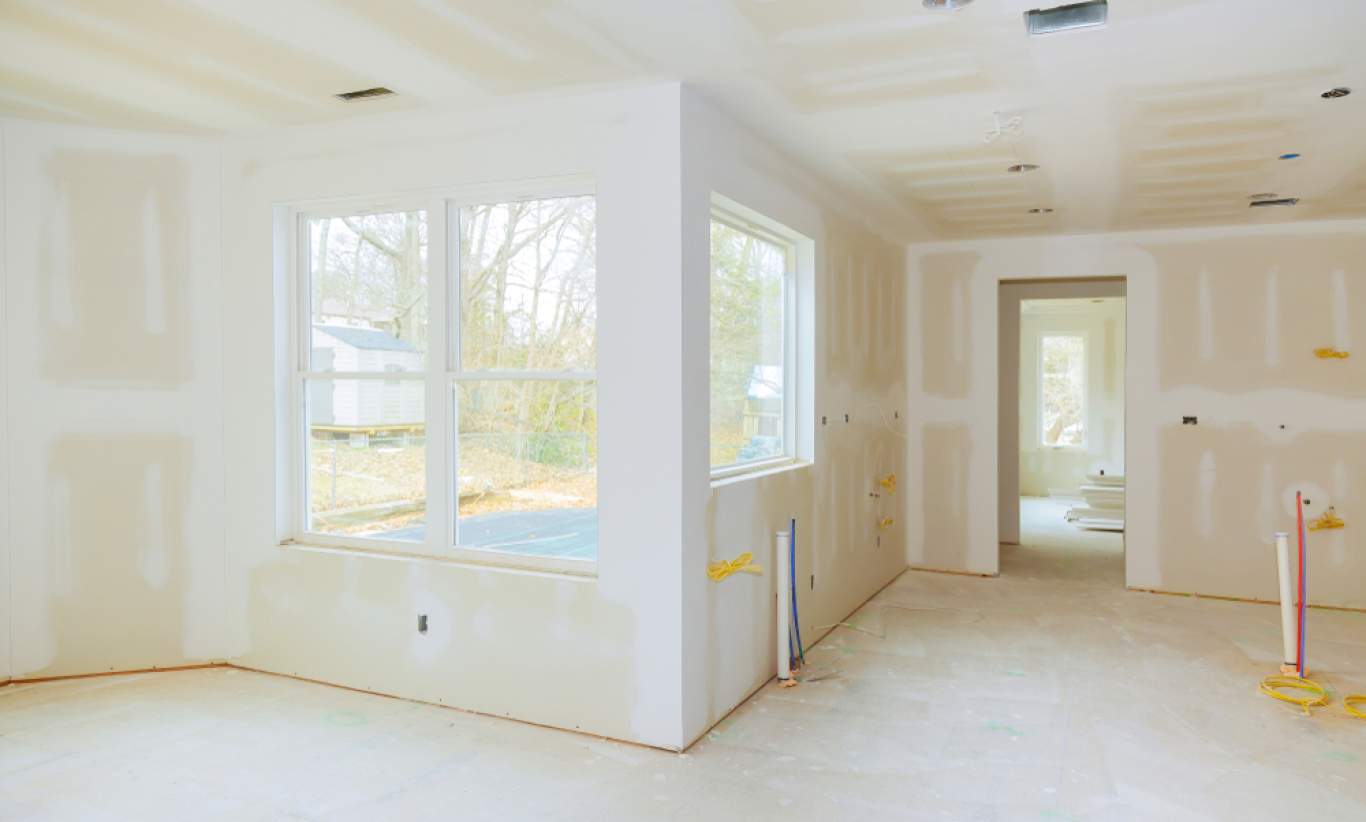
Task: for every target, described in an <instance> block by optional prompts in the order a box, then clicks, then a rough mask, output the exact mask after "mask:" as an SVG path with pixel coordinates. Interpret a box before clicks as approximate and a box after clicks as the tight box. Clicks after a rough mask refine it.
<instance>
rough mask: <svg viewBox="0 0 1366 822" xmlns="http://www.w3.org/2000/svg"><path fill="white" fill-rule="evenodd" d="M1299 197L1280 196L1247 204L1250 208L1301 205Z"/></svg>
mask: <svg viewBox="0 0 1366 822" xmlns="http://www.w3.org/2000/svg"><path fill="white" fill-rule="evenodd" d="M1299 204H1300V198H1299V197H1280V198H1278V199H1275V200H1253V201H1252V202H1250V203H1248V204H1247V207H1248V208H1276V207H1278V206H1293V205H1299Z"/></svg>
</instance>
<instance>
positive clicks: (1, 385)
mask: <svg viewBox="0 0 1366 822" xmlns="http://www.w3.org/2000/svg"><path fill="white" fill-rule="evenodd" d="M5 136H6V131H5V129H4V128H3V127H0V320H2V321H3V322H0V326H3V327H0V366H3V367H0V374H4V378H3V379H0V461H3V463H4V464H3V465H0V479H3V481H4V482H3V485H0V505H3V506H4V508H3V511H0V516H3V517H4V521H3V525H4V537H5V551H4V557H3V559H4V563H5V568H4V571H5V585H6V588H7V589H8V590H7V591H6V592H5V655H6V657H7V659H6V660H5V675H6V676H7V677H12V676H13V675H14V556H13V552H14V528H13V525H12V524H11V522H12V517H11V514H10V512H11V510H13V509H12V506H11V504H10V502H11V501H10V493H9V489H10V462H11V460H10V454H9V431H10V421H9V375H10V374H12V373H14V369H13V368H10V367H9V329H10V328H12V327H13V325H14V324H13V323H11V322H10V321H9V289H8V286H9V266H8V260H7V253H6V249H7V248H9V245H8V242H7V240H8V239H9V234H8V230H9V224H8V222H7V218H8V216H9V215H8V214H7V213H6V210H5V207H6V204H7V201H8V192H9V180H8V178H7V177H6V174H5V172H6V171H7V170H8V169H7V164H6V160H7V159H8V158H7V155H6V153H5ZM7 681H8V680H7Z"/></svg>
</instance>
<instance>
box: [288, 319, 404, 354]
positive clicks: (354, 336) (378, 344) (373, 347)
mask: <svg viewBox="0 0 1366 822" xmlns="http://www.w3.org/2000/svg"><path fill="white" fill-rule="evenodd" d="M313 327H314V328H315V329H317V330H318V331H321V332H323V333H324V334H326V335H328V336H329V337H333V338H335V339H337V340H340V341H341V342H344V343H346V344H347V345H349V346H351V347H352V348H359V349H362V350H365V351H416V350H417V349H416V348H413V346H412V344H411V343H409V342H407V341H405V340H400V339H399V338H398V337H395V336H394V335H393V334H390V333H389V332H387V331H380V330H379V329H377V328H353V327H351V326H349V325H315V326H313Z"/></svg>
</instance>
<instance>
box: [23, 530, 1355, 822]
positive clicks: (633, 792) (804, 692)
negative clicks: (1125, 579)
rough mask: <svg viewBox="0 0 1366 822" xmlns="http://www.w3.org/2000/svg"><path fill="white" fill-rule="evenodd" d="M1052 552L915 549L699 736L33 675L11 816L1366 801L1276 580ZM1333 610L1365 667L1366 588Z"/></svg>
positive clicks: (194, 675) (241, 676) (588, 815)
mask: <svg viewBox="0 0 1366 822" xmlns="http://www.w3.org/2000/svg"><path fill="white" fill-rule="evenodd" d="M1031 557H1037V558H1038V560H1037V561H1038V563H1039V564H1038V565H1037V566H1031V565H1030V563H1031V562H1034V560H1033V559H1031ZM1053 559H1056V557H1050V555H1049V553H1048V552H1029V551H1023V552H1019V553H1018V554H1017V555H1016V556H1015V558H1014V559H1013V560H1012V562H1013V563H1014V567H1013V569H1012V570H1013V571H1014V573H1012V574H1010V575H1008V576H1006V577H1003V578H1000V579H979V578H972V577H960V576H950V575H942V574H930V573H916V572H911V573H907V574H905V575H903V576H902V577H901V578H900V579H898V580H897V581H896V582H895V583H894V584H893V585H891V586H889V587H888V588H887V589H885V590H884V591H883V592H882V593H880V594H879V595H878V596H877V597H876V598H875V599H874V600H873V601H872V602H870V603H869V604H867V605H866V606H865V607H864V608H862V609H861V610H860V611H859V612H858V613H857V614H856V615H854V616H853V617H852V618H851V619H849V620H848V625H849V626H851V627H839V628H836V629H835V630H834V631H833V632H832V633H831V634H830V635H829V636H827V637H826V638H825V639H824V640H823V641H822V642H820V643H819V644H818V645H817V647H815V648H813V649H811V650H810V651H808V655H807V657H808V673H811V674H819V675H824V676H825V677H826V678H824V679H820V680H819V681H815V682H808V683H805V684H802V685H800V686H798V687H795V688H790V689H783V688H778V687H776V685H773V684H770V685H768V686H767V687H765V688H764V689H763V690H762V691H760V692H759V693H758V694H757V695H756V696H755V697H754V698H753V699H751V700H750V701H749V702H747V703H746V704H744V705H743V706H741V707H740V708H739V709H738V710H737V711H735V712H734V713H733V714H732V715H731V716H730V717H728V718H727V719H726V720H725V721H724V722H722V723H721V724H720V725H719V726H717V727H716V728H715V729H713V730H712V731H711V732H710V733H709V734H707V735H706V736H705V737H704V738H703V739H702V741H700V742H699V743H698V744H697V745H695V746H694V747H693V748H692V749H691V750H690V751H688V752H687V753H686V754H683V755H677V754H670V753H665V752H661V751H655V750H651V749H647V748H642V747H638V746H633V745H626V744H620V743H615V742H608V741H602V740H597V739H593V738H590V737H585V736H581V735H577V734H573V733H568V732H562V731H555V730H549V729H544V728H537V727H532V726H528V725H524V724H520V723H517V722H512V721H507V720H500V719H495V718H489V717H482V716H476V715H472V714H467V713H462V712H459V711H455V710H450V709H446V708H441V707H436V706H430V705H423V704H418V703H413V702H406V701H402V700H396V699H387V698H383V697H378V696H370V695H366V694H361V693H355V692H351V691H346V690H341V689H338V688H331V687H327V686H323V685H314V684H309V683H305V682H300V681H296V680H291V679H286V678H282V677H276V676H270V675H265V674H257V673H251V672H247V671H240V670H234V669H210V670H199V671H184V672H169V673H160V674H143V675H132V676H118V677H103V678H95V679H84V680H71V681H65V682H54V683H46V684H32V685H13V686H10V687H8V688H3V689H0V818H3V819H6V820H28V819H45V820H46V819H79V820H103V819H118V820H126V819H129V820H131V819H136V820H149V819H196V820H223V819H232V820H238V819H247V820H274V819H310V820H367V822H368V821H369V820H404V819H436V818H441V819H462V820H468V819H499V820H506V819H587V820H594V821H595V822H605V821H606V820H617V819H679V820H695V819H744V820H753V819H774V820H786V821H787V822H790V821H791V820H798V819H818V820H874V819H935V820H938V819H952V820H976V819H981V820H1016V819H1039V820H1045V819H1047V820H1057V819H1133V820H1155V819H1162V820H1179V819H1240V820H1245V819H1291V818H1316V819H1325V820H1327V819H1361V818H1366V781H1363V780H1362V778H1361V776H1362V773H1363V770H1364V769H1366V764H1363V760H1364V759H1366V721H1364V720H1359V719H1352V718H1350V717H1348V716H1347V714H1345V713H1344V712H1343V710H1342V707H1341V699H1340V698H1334V700H1333V704H1332V705H1331V706H1330V707H1327V708H1322V709H1318V710H1316V711H1315V712H1314V714H1313V715H1312V716H1305V715H1304V714H1303V713H1300V712H1299V711H1298V710H1297V709H1295V708H1294V707H1292V706H1289V705H1286V704H1283V703H1280V702H1276V701H1274V700H1272V699H1269V698H1267V697H1265V696H1262V695H1260V694H1259V693H1258V692H1257V684H1258V682H1259V681H1260V680H1261V678H1262V677H1263V676H1265V675H1267V674H1269V673H1274V672H1275V670H1276V667H1277V661H1278V660H1277V657H1278V655H1279V643H1280V629H1279V626H1278V618H1279V614H1278V610H1277V609H1276V608H1274V607H1271V606H1265V605H1252V604H1239V603H1233V602H1223V601H1215V600H1205V599H1194V598H1185V597H1173V596H1160V595H1154V594H1144V593H1137V592H1131V591H1126V590H1123V588H1122V587H1119V586H1116V585H1114V584H1111V581H1110V580H1107V579H1105V578H1103V577H1102V578H1100V579H1091V580H1088V579H1085V578H1079V577H1077V576H1075V575H1069V574H1062V575H1059V574H1057V573H1054V572H1053V571H1050V570H1049V566H1048V563H1049V562H1051V561H1052V560H1053ZM1311 619H1312V623H1311V629H1310V636H1311V641H1312V651H1311V653H1312V655H1313V662H1314V664H1315V667H1316V668H1317V669H1318V670H1320V671H1321V672H1322V673H1323V678H1324V680H1325V681H1326V682H1327V683H1329V685H1330V687H1331V688H1332V690H1333V691H1334V693H1335V694H1341V693H1342V691H1343V690H1344V689H1346V688H1349V687H1351V688H1352V689H1353V690H1355V691H1366V615H1363V614H1358V613H1346V612H1328V611H1314V612H1312V616H1311ZM554 686H555V683H554V678H553V677H548V678H547V681H546V687H548V688H551V687H554Z"/></svg>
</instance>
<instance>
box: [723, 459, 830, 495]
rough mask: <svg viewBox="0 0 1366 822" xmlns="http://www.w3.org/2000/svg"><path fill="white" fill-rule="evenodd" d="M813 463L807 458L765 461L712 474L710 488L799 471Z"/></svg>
mask: <svg viewBox="0 0 1366 822" xmlns="http://www.w3.org/2000/svg"><path fill="white" fill-rule="evenodd" d="M812 465H813V463H811V462H809V461H808V460H799V459H785V460H778V461H776V462H765V463H760V464H758V465H753V466H750V467H747V468H741V469H736V471H735V472H734V473H729V472H728V473H724V474H713V475H712V478H711V487H712V488H723V487H725V486H727V485H736V484H738V483H742V482H749V481H751V480H759V479H764V478H765V477H771V476H775V475H777V474H786V473H789V472H791V471H800V470H803V469H805V468H810V467H811V466H812Z"/></svg>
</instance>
